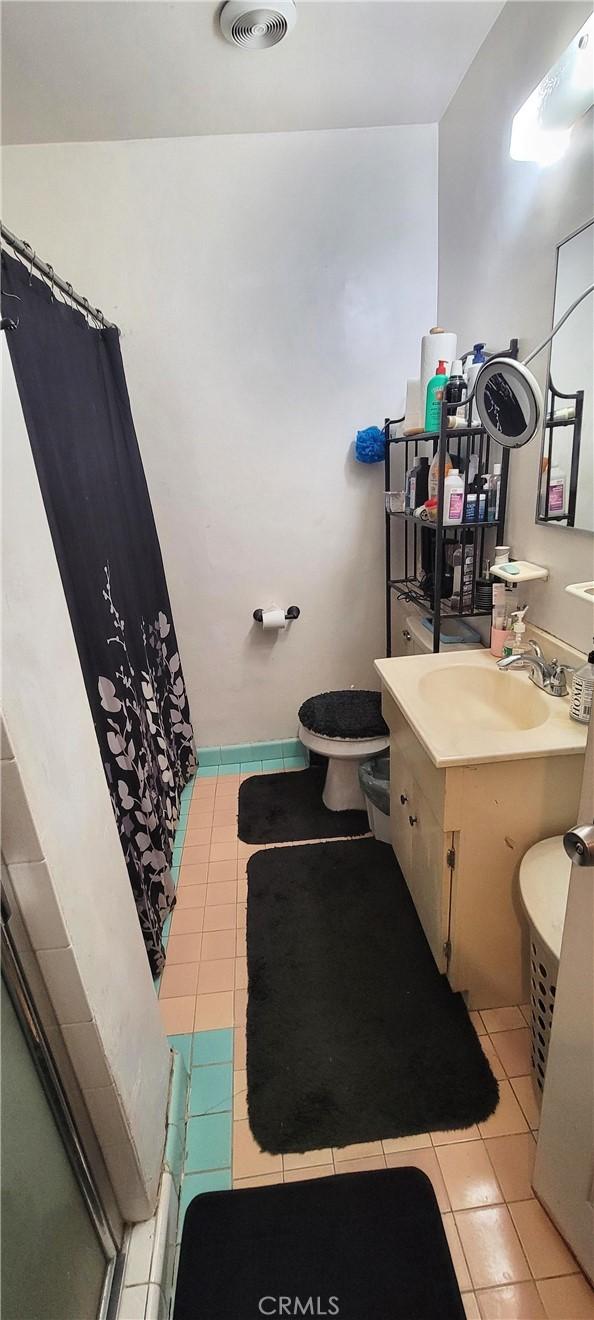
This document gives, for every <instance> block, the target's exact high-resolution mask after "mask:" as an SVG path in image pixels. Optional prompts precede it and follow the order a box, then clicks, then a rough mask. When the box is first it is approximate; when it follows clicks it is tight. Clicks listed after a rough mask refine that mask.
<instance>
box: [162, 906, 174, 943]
mask: <svg viewBox="0 0 594 1320" xmlns="http://www.w3.org/2000/svg"><path fill="white" fill-rule="evenodd" d="M171 917H172V913H171V912H170V913H169V916H168V917H166V918H165V921H164V922H163V934H162V936H161V938H162V940H163V943H164V944H166V943H167V940H168V939H169V931H170V930H171Z"/></svg>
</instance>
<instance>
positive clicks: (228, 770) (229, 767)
mask: <svg viewBox="0 0 594 1320" xmlns="http://www.w3.org/2000/svg"><path fill="white" fill-rule="evenodd" d="M238 774H239V761H229V762H228V763H227V764H226V765H220V766H219V777H220V776H221V775H238Z"/></svg>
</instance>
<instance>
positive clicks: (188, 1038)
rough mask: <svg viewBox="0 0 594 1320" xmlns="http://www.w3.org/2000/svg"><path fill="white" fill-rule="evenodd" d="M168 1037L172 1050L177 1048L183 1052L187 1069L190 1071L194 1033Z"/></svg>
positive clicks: (180, 1052)
mask: <svg viewBox="0 0 594 1320" xmlns="http://www.w3.org/2000/svg"><path fill="white" fill-rule="evenodd" d="M167 1039H168V1041H169V1044H170V1045H171V1048H172V1050H177V1051H178V1053H179V1054H181V1056H182V1059H183V1061H184V1063H185V1065H186V1070H187V1072H189V1071H190V1067H191V1063H192V1033H191V1032H188V1034H187V1035H185V1034H184V1035H183V1036H168V1037H167Z"/></svg>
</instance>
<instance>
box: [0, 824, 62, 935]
mask: <svg viewBox="0 0 594 1320" xmlns="http://www.w3.org/2000/svg"><path fill="white" fill-rule="evenodd" d="M3 844H4V840H3ZM8 870H9V872H10V877H11V880H12V882H13V885H14V888H15V893H16V894H17V895H18V901H19V907H20V910H21V914H22V917H23V920H24V922H25V925H26V927H27V931H28V934H29V939H30V941H31V947H32V948H33V949H36V950H37V949H66V948H67V947H68V944H69V939H68V934H67V932H66V928H65V926H64V921H63V917H62V912H61V910H60V906H59V904H58V900H57V898H56V893H55V890H54V887H53V885H52V882H51V876H50V873H49V871H48V869H47V866H46V864H45V862H18V863H16V864H15V865H12V866H11V865H9V867H8Z"/></svg>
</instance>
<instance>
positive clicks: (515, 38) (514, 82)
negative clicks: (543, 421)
mask: <svg viewBox="0 0 594 1320" xmlns="http://www.w3.org/2000/svg"><path fill="white" fill-rule="evenodd" d="M590 12H591V6H590V5H589V4H581V3H573V2H572V0H568V2H567V3H556V2H552V0H551V2H550V3H548V2H546V0H545V3H535V2H534V3H533V2H532V0H531V2H530V3H523V2H522V0H514V3H508V4H507V5H506V6H505V8H504V9H503V11H502V13H501V15H500V16H499V18H498V19H497V21H496V23H495V24H494V26H493V27H492V29H491V31H490V33H489V34H488V36H487V39H486V41H485V43H484V45H483V46H482V47H481V50H480V51H479V53H478V55H477V57H476V59H475V60H474V63H473V64H472V65H471V67H470V69H469V71H468V73H467V74H466V77H465V78H464V79H463V81H462V83H461V84H460V87H459V88H458V91H457V92H456V95H455V96H454V98H453V100H452V102H451V103H450V106H449V108H448V110H447V112H446V114H445V115H444V117H443V119H442V121H441V124H440V129H439V321H440V324H441V325H444V326H447V327H448V328H449V327H451V328H452V329H455V330H456V331H457V332H458V342H459V343H460V344H462V345H463V346H464V347H467V346H470V345H471V344H472V343H473V342H474V341H475V340H480V339H484V340H486V341H487V342H488V344H489V345H490V346H491V347H495V348H499V347H500V346H503V345H505V344H507V342H508V341H509V338H510V336H514V335H515V336H517V337H518V338H519V340H520V353H522V351H524V352H528V350H529V348H530V347H531V346H534V345H535V344H536V343H537V342H538V340H539V339H541V338H542V337H543V336H544V334H545V332H546V330H547V328H548V327H550V325H551V316H552V308H553V295H554V276H555V255H556V253H555V247H556V244H557V243H559V242H560V241H561V240H562V239H564V238H566V237H567V235H568V234H570V233H572V232H573V231H574V230H575V229H577V228H578V226H579V225H580V224H582V223H583V222H584V221H586V220H588V219H589V218H591V215H592V209H593V207H592V197H593V183H592V112H591V111H590V112H589V114H588V115H586V116H585V118H584V119H583V120H582V121H581V122H580V123H579V124H577V125H576V127H575V128H574V131H573V135H572V140H571V145H570V148H569V151H568V152H567V154H566V156H565V157H564V158H563V159H562V160H561V161H559V162H558V163H557V164H556V165H552V166H549V167H548V168H547V169H542V168H540V167H539V166H538V165H535V164H531V163H525V162H520V161H513V160H511V158H510V155H509V137H510V130H511V122H512V118H513V116H514V114H515V113H516V111H517V110H518V109H519V108H520V106H521V105H522V104H523V102H524V101H525V100H526V97H527V96H528V95H529V94H530V92H531V91H532V90H533V88H534V87H535V86H536V84H537V83H538V82H539V81H540V79H541V78H542V76H543V75H544V74H545V73H546V72H547V70H548V69H549V68H550V66H551V65H552V64H553V63H554V61H555V59H556V58H557V56H558V55H560V54H561V52H562V51H563V50H564V48H565V46H566V45H567V44H568V43H569V41H570V40H571V38H572V37H573V36H574V35H575V33H576V32H577V31H578V30H579V28H580V27H581V25H582V24H583V23H584V22H585V20H586V18H587V17H588V14H589V13H590ZM546 365H547V355H546V353H543V354H542V355H541V356H540V357H539V358H537V359H535V361H534V363H533V364H531V369H532V370H534V371H535V374H537V375H538V376H539V379H540V381H541V384H543V385H544V381H545V375H546ZM539 457H540V442H539V440H536V439H535V440H534V441H533V442H532V443H531V444H530V445H527V446H526V448H525V449H522V450H520V451H518V452H517V453H516V454H514V455H512V461H511V466H510V501H509V506H508V507H509V516H508V524H507V529H506V536H507V539H508V540H509V541H510V543H511V545H512V547H513V551H514V552H515V553H516V554H517V555H518V557H520V558H522V559H530V560H532V561H534V562H536V563H539V564H543V565H545V566H546V567H548V569H549V573H550V576H549V580H548V582H546V583H535V584H534V585H533V586H532V587H530V588H529V590H526V593H525V594H526V599H527V600H529V602H530V615H531V618H532V622H534V623H537V624H538V625H539V626H540V627H542V628H545V629H547V630H548V631H550V632H552V633H556V634H557V635H558V636H560V637H563V638H565V639H566V640H567V641H569V642H571V643H572V644H573V645H575V646H577V647H579V648H580V649H581V650H587V649H588V648H589V645H591V637H592V619H591V614H590V612H589V610H588V608H587V607H586V606H585V605H584V604H583V603H582V602H580V601H578V600H576V599H575V598H573V597H571V596H568V595H567V594H566V593H565V592H564V590H563V588H564V587H565V585H566V583H568V582H583V581H585V580H586V579H589V578H591V577H592V575H593V563H594V550H593V541H592V536H591V534H589V533H586V532H579V531H572V530H568V529H563V528H559V527H540V526H536V525H535V523H534V514H535V508H536V490H537V477H538V465H539Z"/></svg>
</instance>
